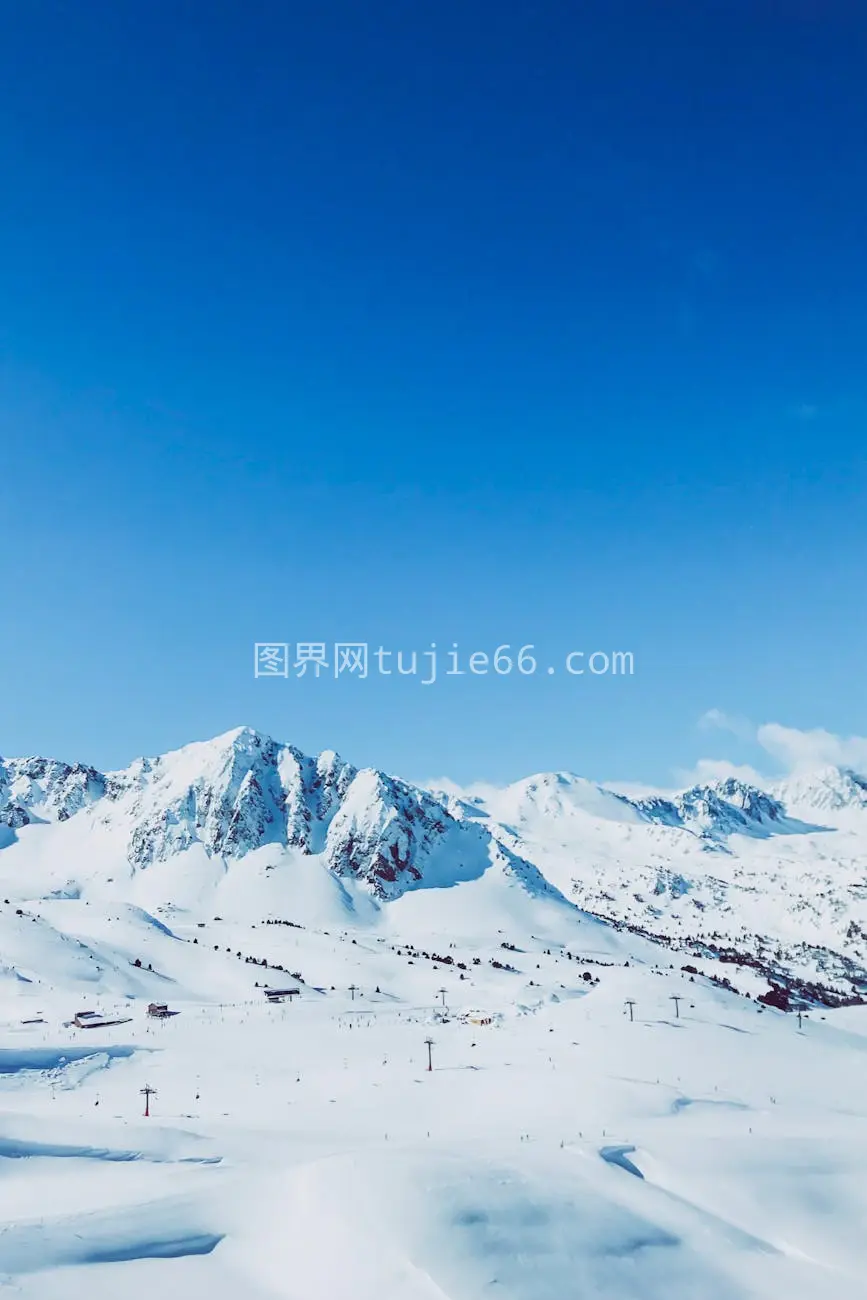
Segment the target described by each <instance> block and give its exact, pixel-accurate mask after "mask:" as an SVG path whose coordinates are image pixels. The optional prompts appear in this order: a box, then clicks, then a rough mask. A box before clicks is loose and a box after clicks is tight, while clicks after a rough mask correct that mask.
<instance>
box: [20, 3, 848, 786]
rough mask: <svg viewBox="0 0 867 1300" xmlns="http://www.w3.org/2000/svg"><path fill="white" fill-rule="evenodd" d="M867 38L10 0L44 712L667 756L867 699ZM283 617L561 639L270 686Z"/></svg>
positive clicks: (30, 617)
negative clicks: (550, 669) (598, 672)
mask: <svg viewBox="0 0 867 1300" xmlns="http://www.w3.org/2000/svg"><path fill="white" fill-rule="evenodd" d="M828 11H831V12H828ZM865 45H867V11H865V9H864V7H863V6H861V5H857V4H855V3H846V4H844V3H839V4H832V5H828V4H819V3H818V0H817V2H816V3H812V2H811V0H775V2H774V3H771V2H770V0H750V2H749V3H747V2H746V0H733V2H732V0H730V2H729V3H725V4H723V3H703V2H699V3H696V2H695V0H688V2H687V0H683V2H682V3H677V2H673V3H670V4H666V5H661V4H657V5H648V4H643V3H638V0H631V2H630V3H626V2H625V0H604V3H603V2H602V0H589V2H588V3H584V4H581V5H575V4H571V3H553V2H551V0H542V2H540V3H536V4H527V3H514V4H510V5H507V6H503V5H494V4H488V3H477V2H476V0H462V2H461V3H457V2H456V0H442V2H441V3H439V4H437V5H436V6H433V5H430V6H422V5H412V4H406V3H400V4H398V3H393V2H391V0H384V2H383V3H381V4H379V5H376V6H372V7H371V6H363V5H357V4H350V3H348V0H347V2H346V3H334V2H330V0H322V2H321V3H318V4H316V5H287V4H282V3H264V2H262V3H256V4H252V5H241V4H240V3H228V2H224V3H211V4H207V5H204V4H193V3H178V4H172V5H169V4H164V3H154V4H148V5H140V4H134V3H126V0H122V2H121V3H118V2H117V0H110V2H109V0H90V2H89V3H88V4H86V5H67V4H60V3H55V4H49V3H43V2H42V0H31V3H29V4H27V5H22V4H18V3H12V2H11V0H6V2H5V3H4V2H3V0H0V86H2V93H0V113H2V130H0V169H2V175H3V178H4V195H3V202H2V204H0V442H2V475H0V512H2V513H0V522H2V530H3V542H4V547H3V550H4V560H5V563H4V566H3V568H4V583H3V604H2V611H3V612H2V624H0V679H2V681H3V683H4V689H3V692H2V706H0V707H2V718H0V722H2V726H0V752H6V753H23V752H48V753H52V754H57V755H59V756H63V757H74V758H79V757H81V758H86V759H88V760H90V761H92V762H94V763H96V764H97V765H101V766H116V765H121V764H124V763H126V762H128V761H129V760H130V759H131V758H132V757H133V756H134V755H136V754H138V753H143V752H144V753H154V752H158V751H161V750H164V749H166V748H169V747H172V746H174V745H177V744H181V743H184V742H185V741H187V740H190V739H194V738H201V737H204V736H208V735H211V734H215V733H217V732H220V731H223V730H226V729H227V728H229V727H232V726H234V725H237V724H239V723H241V722H246V723H250V724H252V725H255V726H259V727H261V728H263V729H265V730H268V731H270V732H272V734H275V735H277V736H279V737H280V738H282V739H288V740H292V741H294V742H295V743H297V744H299V745H300V746H302V747H303V748H306V749H310V750H316V749H320V748H324V747H336V748H338V749H340V750H341V752H343V753H344V754H345V755H346V756H347V757H349V758H352V759H353V760H354V761H356V762H358V763H375V764H377V765H381V766H385V767H387V768H389V769H391V770H393V771H399V772H402V773H405V774H407V775H411V776H416V777H419V778H421V777H426V776H432V775H441V774H449V775H451V776H453V777H455V778H457V779H469V778H471V777H478V778H486V779H494V780H504V779H510V778H513V777H517V776H519V775H522V774H524V773H526V772H529V771H533V770H539V769H545V768H571V769H573V770H576V771H579V772H582V773H585V774H588V775H593V776H596V777H599V778H602V779H613V778H617V777H619V778H624V779H626V778H630V779H634V780H641V781H648V782H664V781H665V780H667V779H668V778H669V776H670V774H671V772H672V770H673V769H675V768H687V767H689V766H690V765H692V764H693V763H695V762H696V761H697V760H698V759H699V758H700V757H701V756H702V755H704V754H705V752H706V750H707V747H708V736H707V733H706V731H703V730H702V728H701V727H699V726H698V725H697V724H698V719H699V718H700V717H701V716H702V715H703V714H705V712H706V711H707V710H709V709H717V710H721V711H722V712H723V713H725V714H731V715H739V716H741V715H743V716H748V717H751V718H754V719H755V720H756V721H757V722H767V721H776V722H778V723H781V724H784V725H788V726H792V727H798V728H815V727H825V728H828V729H829V730H830V731H831V732H843V733H846V734H849V733H852V732H859V731H860V732H861V733H862V734H863V733H864V732H865V729H867V716H865V715H867V705H865V693H864V689H863V682H864V665H865V662H867V655H865V652H867V636H865V613H864V606H865V602H864V585H865V584H864V573H865V544H864V543H865V532H867V525H865V518H867V509H865V507H867V452H865V427H867V419H865V417H867V378H865V376H867V366H865V360H867V358H865V340H867V328H865V327H867V246H865V241H864V230H865V229H867V171H865V168H864V165H863V156H864V138H865V129H867V86H865V80H864V75H863V69H864V55H865ZM266 639H276V640H279V641H286V642H289V643H292V644H294V643H297V642H298V641H302V640H303V641H311V640H324V641H326V642H329V643H330V642H333V641H334V640H342V641H366V642H368V643H369V644H370V645H371V647H372V648H373V647H375V646H379V645H382V646H385V647H388V648H392V649H395V650H396V649H399V648H404V649H405V650H407V651H409V650H412V649H417V650H424V649H425V648H427V647H428V646H429V644H430V642H431V641H436V642H437V644H438V646H440V647H441V648H445V647H450V646H451V644H452V643H453V642H457V643H458V645H459V646H460V648H461V651H462V652H466V653H467V654H468V653H469V652H470V651H476V650H478V651H487V652H488V653H492V652H493V650H494V649H495V647H496V646H497V645H500V644H502V643H510V644H511V645H512V646H519V645H522V644H526V643H532V644H533V645H534V646H535V647H536V653H537V657H538V659H539V662H540V665H544V666H546V667H547V666H554V665H556V666H557V667H558V671H557V672H555V673H554V674H553V675H548V674H547V673H542V672H540V673H539V674H537V675H536V676H534V677H528V678H522V677H519V676H518V675H517V674H512V675H510V676H506V677H497V676H495V675H493V674H490V675H488V676H486V677H481V676H478V677H472V676H470V675H465V676H463V677H455V678H452V679H450V680H448V681H446V680H443V679H441V680H440V681H439V682H438V683H437V684H436V685H435V686H433V687H430V688H428V689H424V688H422V687H421V685H420V683H419V682H418V681H417V680H413V679H411V678H407V679H406V680H403V681H398V680H396V679H395V678H394V677H393V676H392V677H390V678H378V679H377V678H376V677H369V678H368V680H367V681H365V682H360V681H356V680H354V679H341V680H337V681H335V680H333V679H328V680H320V681H316V682H314V681H312V680H309V679H304V680H279V681H254V680H253V675H252V670H251V664H252V643H253V642H254V641H257V640H266ZM573 649H578V650H584V651H590V650H597V649H602V650H612V649H623V650H627V649H628V650H631V651H632V652H633V653H634V655H635V674H634V676H633V677H632V678H629V679H621V680H615V679H613V678H602V677H598V678H594V679H592V680H591V679H589V678H588V677H587V676H585V677H573V678H570V677H569V676H568V675H567V674H566V673H565V672H562V671H560V670H559V669H560V666H561V665H562V662H563V659H564V657H565V654H566V653H567V652H568V651H569V650H573ZM715 748H716V751H717V752H720V753H722V752H723V751H725V753H726V754H727V755H728V756H730V757H732V758H737V759H739V760H742V761H745V762H753V761H755V760H756V756H757V753H758V750H757V749H756V747H755V746H754V745H751V743H750V742H749V741H746V742H745V741H744V739H743V737H742V736H741V737H738V736H737V735H735V734H734V733H733V732H725V733H723V732H721V733H720V734H719V736H718V737H717V738H716V739H715Z"/></svg>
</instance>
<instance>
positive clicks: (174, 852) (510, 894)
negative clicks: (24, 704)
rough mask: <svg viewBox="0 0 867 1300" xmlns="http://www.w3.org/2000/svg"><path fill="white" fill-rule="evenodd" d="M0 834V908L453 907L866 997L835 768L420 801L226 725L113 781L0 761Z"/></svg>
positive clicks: (482, 791)
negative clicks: (663, 789) (633, 939)
mask: <svg viewBox="0 0 867 1300" xmlns="http://www.w3.org/2000/svg"><path fill="white" fill-rule="evenodd" d="M0 834H2V835H3V837H4V838H2V839H0V889H2V892H3V895H4V896H5V897H8V898H10V899H12V898H17V899H43V900H50V899H67V900H75V899H80V900H83V901H84V903H85V904H87V905H91V904H92V905H96V906H100V907H102V906H108V905H109V903H115V902H116V903H117V904H121V903H122V904H130V905H133V906H135V907H138V908H140V909H144V910H145V912H146V913H147V914H149V915H151V916H155V915H157V914H159V915H163V916H165V917H167V918H169V919H170V918H171V917H176V918H177V917H182V916H186V917H187V918H188V919H192V918H196V919H202V920H204V919H206V918H207V917H208V916H211V915H215V914H217V915H222V914H231V915H232V916H235V917H237V918H241V917H246V918H247V919H248V920H249V921H250V922H251V923H252V922H254V921H255V920H256V919H257V918H260V917H265V916H274V915H294V916H296V917H303V918H304V919H305V920H306V921H309V922H310V923H316V924H322V925H336V924H340V923H342V922H343V921H346V920H347V919H349V920H350V921H351V923H353V924H356V923H358V924H368V925H375V924H379V922H378V921H377V919H376V918H377V917H378V916H380V915H381V913H382V909H383V908H387V907H395V906H396V904H397V903H398V902H400V903H401V907H400V914H401V915H404V916H412V918H413V925H415V926H422V927H423V926H424V914H425V910H426V909H427V910H428V911H431V909H433V910H434V911H436V913H437V915H438V916H440V917H441V918H443V923H444V924H447V925H448V924H454V925H458V926H459V925H460V924H461V910H462V909H466V908H467V907H469V908H470V910H471V913H472V915H473V918H474V919H473V924H474V925H475V926H476V927H477V926H478V925H479V924H481V925H482V926H484V925H485V923H486V922H485V917H486V915H487V916H488V918H489V920H488V923H489V925H490V926H492V927H493V928H500V927H499V926H494V922H493V918H494V917H495V916H496V917H498V918H500V919H502V918H503V917H504V916H508V917H512V918H516V917H522V918H523V919H524V921H525V922H526V924H527V925H528V926H529V927H530V928H531V929H532V925H533V924H534V922H533V920H532V919H531V918H534V917H541V916H542V915H544V916H548V914H549V912H550V909H551V908H552V907H553V908H554V911H555V914H556V915H561V916H562V917H563V923H564V924H569V925H572V924H573V923H574V920H575V918H576V917H577V915H578V912H580V913H583V914H584V915H585V916H586V915H587V914H591V915H592V916H594V917H596V918H598V919H600V920H602V921H603V922H605V923H606V924H608V925H609V926H612V927H615V928H628V929H631V930H633V931H635V932H636V933H638V934H640V935H642V936H644V937H646V938H648V939H650V940H652V941H653V942H655V943H657V944H661V945H665V946H669V947H674V948H676V949H678V950H680V951H682V952H688V953H691V954H698V955H703V956H709V957H711V958H716V957H722V958H723V960H724V961H728V962H729V964H730V965H737V964H739V965H740V966H742V967H744V968H748V967H750V966H752V967H755V968H756V969H758V970H759V971H761V972H763V973H764V974H765V975H766V976H767V977H768V978H770V979H775V980H780V981H783V982H786V981H788V982H800V983H802V984H804V983H813V984H822V985H824V986H826V987H827V989H830V990H832V991H836V993H837V994H838V995H840V996H846V997H850V996H854V995H860V994H861V993H862V992H864V991H867V780H865V779H864V778H863V777H860V776H858V775H857V774H856V773H854V772H851V771H846V770H838V769H826V770H824V771H822V772H819V773H815V774H812V775H809V776H805V775H799V776H797V777H796V778H791V779H790V780H788V781H787V782H782V783H779V784H778V785H777V786H776V787H775V788H773V789H769V790H759V789H757V788H755V787H752V786H749V785H747V784H745V783H743V782H740V781H736V780H733V779H729V780H726V781H721V782H716V783H711V784H704V785H701V786H694V787H692V788H690V789H688V790H684V791H682V792H680V793H676V794H673V795H670V796H665V797H662V796H655V797H644V798H629V797H627V796H626V795H624V794H620V793H617V792H615V791H613V790H609V789H607V788H605V787H604V786H600V785H598V784H595V783H593V782H591V781H587V780H585V779H583V778H581V777H577V776H574V775H572V774H570V773H564V772H557V773H542V774H539V775H536V776H533V777H529V778H526V779H525V780H523V781H519V782H516V783H514V784H513V785H510V786H507V787H505V788H502V789H499V788H496V787H492V786H475V787H471V788H469V789H467V790H461V789H459V788H457V787H454V786H449V787H448V788H446V789H441V790H435V789H431V790H427V789H422V788H420V787H418V786H415V785H412V784H410V783H408V782H405V781H402V780H400V779H398V778H397V777H394V776H389V775H386V774H385V773H383V772H380V771H376V770H374V769H366V770H363V771H359V770H357V769H356V768H355V767H353V766H352V765H351V764H350V763H347V762H345V761H344V760H343V759H341V758H340V757H339V755H337V754H336V753H334V752H332V751H326V752H324V753H322V754H320V755H318V756H315V757H314V756H309V755H306V754H304V753H302V752H301V751H300V750H298V749H297V748H295V747H294V746H292V745H288V744H283V743H280V742H278V741H275V740H273V739H272V738H271V737H269V736H265V735H262V734H260V733H258V732H256V731H254V730H252V729H251V728H248V727H241V728H237V729H235V730H234V731H230V732H227V733H226V734H225V735H223V736H218V737H216V738H215V739H213V740H210V741H205V742H196V743H194V744H190V745H186V746H184V747H183V748H181V749H179V750H176V751H174V752H172V753H168V754H164V755H161V756H158V757H155V758H147V759H146V758H142V759H137V760H136V761H135V762H134V763H132V764H131V765H130V766H129V767H128V768H126V769H124V770H123V771H118V772H109V773H101V772H98V771H96V770H95V769H94V768H92V767H88V766H85V765H83V764H80V763H78V764H68V763H61V762H58V761H56V760H52V759H44V758H27V759H7V760H0ZM440 895H441V896H442V897H439V896H440ZM410 896H413V898H414V899H416V901H414V902H412V903H410V902H409V898H410ZM470 900H472V901H471V902H470ZM504 908H505V911H504V910H503V909H504ZM444 909H445V910H444ZM540 909H541V910H540ZM576 909H577V910H576ZM396 914H397V913H396ZM447 916H450V917H451V918H452V919H451V920H450V921H447V920H446V919H445V918H446V917H447ZM567 918H569V919H568V921H567ZM545 924H548V922H547V921H546V922H545ZM541 925H542V922H541V920H540V921H539V922H538V926H539V927H541Z"/></svg>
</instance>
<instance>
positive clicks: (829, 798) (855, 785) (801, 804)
mask: <svg viewBox="0 0 867 1300" xmlns="http://www.w3.org/2000/svg"><path fill="white" fill-rule="evenodd" d="M774 794H775V795H776V796H777V798H779V799H780V800H782V802H783V803H785V804H786V805H787V806H789V805H791V806H792V807H796V808H802V809H813V810H819V811H822V812H839V811H843V810H848V809H856V810H858V811H861V810H863V809H867V777H864V776H862V775H860V773H858V772H855V771H853V770H852V769H851V768H848V767H833V766H829V767H823V768H820V769H818V770H816V771H812V772H799V773H795V774H794V775H792V776H790V777H788V778H787V779H786V780H785V781H781V782H779V783H778V784H777V785H776V786H775V787H774Z"/></svg>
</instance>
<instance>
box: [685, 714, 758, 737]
mask: <svg viewBox="0 0 867 1300" xmlns="http://www.w3.org/2000/svg"><path fill="white" fill-rule="evenodd" d="M698 725H699V727H701V729H702V730H703V731H730V732H731V733H732V735H733V736H737V738H738V740H754V739H755V736H756V726H755V723H753V722H750V720H749V718H744V717H742V716H741V715H740V714H736V713H725V712H724V711H723V710H722V709H708V710H707V712H705V713H703V714H702V715H701V717H700V718H699V720H698Z"/></svg>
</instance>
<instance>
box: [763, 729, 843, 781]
mask: <svg viewBox="0 0 867 1300" xmlns="http://www.w3.org/2000/svg"><path fill="white" fill-rule="evenodd" d="M756 739H757V740H758V742H759V744H760V745H761V747H762V749H764V750H765V751H766V753H768V754H770V755H771V756H772V757H773V758H775V759H777V761H778V762H780V763H782V764H783V765H784V766H785V767H786V768H787V769H788V770H789V771H795V770H798V769H801V770H803V769H805V768H806V769H810V768H817V767H827V766H828V765H832V766H834V767H854V768H857V769H860V770H861V771H867V736H835V735H834V733H833V732H831V731H824V730H823V729H822V728H821V727H817V728H815V729H814V730H813V731H799V730H798V728H797V727H783V726H781V725H780V723H779V722H766V723H765V724H764V725H763V726H761V727H759V729H758V731H757V732H756Z"/></svg>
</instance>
